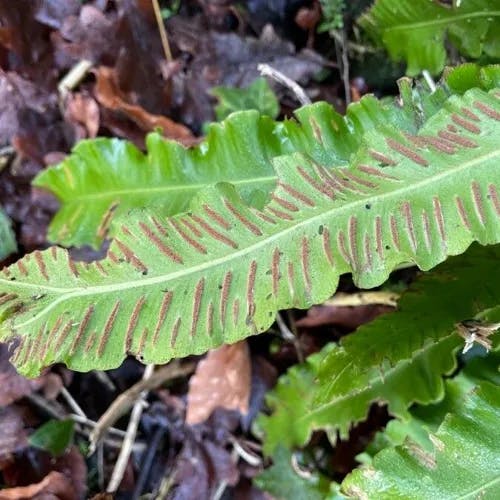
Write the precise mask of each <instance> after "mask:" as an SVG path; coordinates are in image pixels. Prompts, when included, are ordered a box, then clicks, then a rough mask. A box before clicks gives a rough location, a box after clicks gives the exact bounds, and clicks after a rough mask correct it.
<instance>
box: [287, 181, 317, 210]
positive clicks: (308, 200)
mask: <svg viewBox="0 0 500 500" xmlns="http://www.w3.org/2000/svg"><path fill="white" fill-rule="evenodd" d="M278 185H279V186H281V188H282V189H283V190H284V191H286V192H287V193H288V194H289V195H290V196H293V197H294V198H296V199H297V200H300V201H301V202H302V203H304V205H308V206H309V207H314V206H316V204H315V203H314V201H313V200H311V198H309V197H308V196H306V195H305V194H302V193H301V192H300V191H297V190H296V189H294V188H293V187H292V186H289V185H288V184H285V183H284V182H279V183H278Z"/></svg>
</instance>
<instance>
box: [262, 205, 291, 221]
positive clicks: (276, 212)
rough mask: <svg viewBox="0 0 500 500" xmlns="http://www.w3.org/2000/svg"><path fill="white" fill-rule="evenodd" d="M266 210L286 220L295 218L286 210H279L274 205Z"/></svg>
mask: <svg viewBox="0 0 500 500" xmlns="http://www.w3.org/2000/svg"><path fill="white" fill-rule="evenodd" d="M266 210H267V211H268V212H271V213H272V214H273V215H275V216H276V217H278V218H279V219H285V220H293V217H292V216H291V215H289V214H287V213H286V212H283V211H282V210H278V209H277V208H274V207H269V206H268V207H267V208H266Z"/></svg>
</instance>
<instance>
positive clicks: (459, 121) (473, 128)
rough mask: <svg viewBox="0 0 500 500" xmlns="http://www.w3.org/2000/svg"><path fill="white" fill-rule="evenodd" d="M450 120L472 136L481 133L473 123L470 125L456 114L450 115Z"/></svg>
mask: <svg viewBox="0 0 500 500" xmlns="http://www.w3.org/2000/svg"><path fill="white" fill-rule="evenodd" d="M451 119H452V120H453V121H454V122H455V123H456V124H457V125H460V126H461V127H462V128H464V129H465V130H468V131H469V132H471V133H472V134H480V133H481V129H480V128H479V127H478V126H477V125H476V124H475V123H472V122H470V121H469V120H466V119H465V118H462V117H461V116H459V115H457V114H456V113H453V114H452V115H451Z"/></svg>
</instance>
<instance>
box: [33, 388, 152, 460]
mask: <svg viewBox="0 0 500 500" xmlns="http://www.w3.org/2000/svg"><path fill="white" fill-rule="evenodd" d="M26 397H27V399H28V400H29V401H30V402H31V403H33V404H34V405H35V406H37V407H38V408H40V409H41V410H43V411H44V412H45V413H46V414H47V415H48V416H49V417H51V418H55V419H57V420H64V419H66V418H71V419H72V420H74V421H75V422H76V423H78V424H80V425H87V426H90V427H94V426H95V425H96V423H95V422H94V421H93V420H90V419H88V418H87V417H85V418H84V417H81V416H80V415H75V414H71V413H70V414H69V415H67V414H65V413H63V412H62V411H60V410H59V409H57V408H54V407H53V406H52V405H51V404H50V403H49V402H48V401H46V400H45V399H44V398H43V397H42V396H40V395H39V394H37V393H32V394H28V395H27V396H26ZM75 430H76V431H77V432H78V433H79V434H81V435H82V436H85V437H86V438H90V433H89V431H88V430H86V429H81V428H79V427H76V429H75ZM107 431H108V432H109V433H110V434H115V435H117V436H120V437H123V436H125V432H124V431H121V430H120V429H115V428H114V427H110V428H108V429H107ZM102 442H103V444H105V445H106V446H109V447H110V448H115V449H121V447H122V442H121V441H115V440H113V439H109V438H105V439H103V440H102ZM143 448H144V445H143V443H135V444H134V449H136V450H137V451H141V450H142V449H143Z"/></svg>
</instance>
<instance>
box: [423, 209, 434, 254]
mask: <svg viewBox="0 0 500 500" xmlns="http://www.w3.org/2000/svg"><path fill="white" fill-rule="evenodd" d="M422 225H423V227H424V237H425V246H426V247H427V250H429V251H430V250H431V246H432V235H431V223H430V221H429V216H428V215H427V212H426V211H425V210H422Z"/></svg>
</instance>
